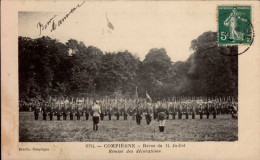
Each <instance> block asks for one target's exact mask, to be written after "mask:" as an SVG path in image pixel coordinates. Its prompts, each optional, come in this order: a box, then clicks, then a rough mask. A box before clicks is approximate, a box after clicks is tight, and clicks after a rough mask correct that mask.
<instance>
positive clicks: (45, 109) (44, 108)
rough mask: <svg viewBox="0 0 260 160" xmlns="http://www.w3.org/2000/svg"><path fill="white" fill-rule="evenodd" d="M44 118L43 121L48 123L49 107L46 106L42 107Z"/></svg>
mask: <svg viewBox="0 0 260 160" xmlns="http://www.w3.org/2000/svg"><path fill="white" fill-rule="evenodd" d="M42 107H43V108H42V117H43V120H44V121H46V120H47V119H46V117H47V107H46V106H45V105H43V106H42Z"/></svg>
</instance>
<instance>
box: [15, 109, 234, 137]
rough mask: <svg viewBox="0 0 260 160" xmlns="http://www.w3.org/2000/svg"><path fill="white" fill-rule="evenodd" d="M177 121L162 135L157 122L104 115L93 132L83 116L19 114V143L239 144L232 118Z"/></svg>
mask: <svg viewBox="0 0 260 160" xmlns="http://www.w3.org/2000/svg"><path fill="white" fill-rule="evenodd" d="M182 118H183V119H181V120H180V119H175V120H173V119H172V117H170V119H169V120H166V125H165V132H159V129H158V122H157V121H156V120H152V121H151V124H150V125H147V124H146V121H145V118H144V117H143V119H142V122H141V125H137V124H136V121H135V120H132V117H131V116H128V119H127V120H123V117H122V116H120V120H116V117H115V116H112V120H111V121H109V120H108V117H107V116H105V117H104V120H103V121H100V122H99V130H98V131H93V122H92V117H91V116H90V118H89V120H87V121H86V119H85V116H81V119H80V120H79V121H77V120H76V117H74V120H73V121H70V120H66V121H63V120H60V121H57V119H56V116H55V117H54V120H53V121H49V119H47V121H43V120H42V115H41V114H40V116H39V120H37V121H35V120H34V115H33V112H20V113H19V134H20V135H19V141H20V142H116V141H129V142H130V141H173V142H174V141H183V142H186V141H187V142H190V141H193V142H197V141H237V140H238V122H237V119H232V118H231V115H217V119H212V115H210V118H209V119H206V116H205V115H204V117H203V119H199V115H196V117H195V119H191V116H190V117H189V119H185V117H184V116H183V117H182Z"/></svg>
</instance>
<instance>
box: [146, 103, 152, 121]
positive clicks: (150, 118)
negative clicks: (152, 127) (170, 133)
mask: <svg viewBox="0 0 260 160" xmlns="http://www.w3.org/2000/svg"><path fill="white" fill-rule="evenodd" d="M151 114H152V105H151V103H150V102H148V103H147V108H146V115H145V119H146V124H147V125H149V124H150V123H151V120H152V117H151Z"/></svg>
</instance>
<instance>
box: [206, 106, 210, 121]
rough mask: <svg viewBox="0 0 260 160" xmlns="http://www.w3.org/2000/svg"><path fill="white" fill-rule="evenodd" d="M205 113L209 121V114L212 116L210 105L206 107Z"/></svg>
mask: <svg viewBox="0 0 260 160" xmlns="http://www.w3.org/2000/svg"><path fill="white" fill-rule="evenodd" d="M205 113H206V115H207V119H209V114H210V112H209V104H206V105H205Z"/></svg>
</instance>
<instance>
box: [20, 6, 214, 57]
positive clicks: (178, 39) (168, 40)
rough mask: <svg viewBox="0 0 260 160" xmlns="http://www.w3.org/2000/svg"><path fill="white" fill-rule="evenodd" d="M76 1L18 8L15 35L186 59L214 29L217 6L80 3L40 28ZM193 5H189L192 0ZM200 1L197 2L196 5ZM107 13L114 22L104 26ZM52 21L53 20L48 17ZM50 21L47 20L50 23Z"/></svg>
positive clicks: (107, 49)
mask: <svg viewBox="0 0 260 160" xmlns="http://www.w3.org/2000/svg"><path fill="white" fill-rule="evenodd" d="M81 3H82V2H81V1H74V2H66V5H65V4H64V5H62V7H61V9H59V10H57V11H56V10H55V12H54V11H53V10H54V9H51V6H50V7H49V8H48V9H45V10H44V9H43V10H41V11H37V12H36V11H21V12H19V14H18V21H19V22H18V28H19V29H18V30H19V32H18V33H19V36H26V37H30V38H39V37H41V36H49V37H51V38H55V39H58V40H59V41H60V42H63V43H65V42H67V41H68V40H69V39H76V40H78V41H82V42H84V44H85V45H87V46H90V45H92V46H95V47H98V48H100V49H101V50H102V51H103V52H114V51H125V50H128V51H129V52H131V53H133V54H134V55H137V56H138V57H140V59H141V60H143V59H144V58H145V55H146V54H147V53H148V52H149V50H150V49H151V48H165V49H166V51H167V54H168V56H169V57H170V58H171V60H172V61H173V62H176V61H185V60H186V59H187V58H188V57H189V56H190V54H191V53H192V51H191V50H190V49H189V48H190V43H191V41H192V40H193V39H196V38H197V37H198V36H200V35H201V34H203V33H204V32H206V31H216V30H217V20H216V6H214V5H213V6H210V5H207V7H212V9H207V10H203V8H204V6H203V5H197V6H196V7H194V5H187V4H186V5H184V4H183V2H182V3H178V2H170V1H165V2H157V1H152V2H149V3H145V2H144V1H141V2H137V1H133V2H114V1H109V2H104V1H98V2H92V1H90V2H87V1H86V2H85V3H83V4H82V5H81V7H78V8H76V10H75V11H74V12H73V13H71V14H69V16H68V18H67V19H66V20H65V21H64V22H63V23H62V24H61V25H60V26H58V27H56V30H54V31H52V32H51V25H48V26H47V28H46V29H44V30H42V31H41V35H40V29H39V23H41V24H44V25H45V24H47V22H48V21H49V20H50V19H51V18H53V17H54V16H55V15H56V16H55V18H54V19H53V21H54V22H55V23H56V24H57V23H58V21H59V20H60V19H62V18H63V17H64V16H65V15H66V14H68V13H69V12H70V10H71V9H72V8H73V7H76V6H77V5H78V4H81ZM193 4H194V3H193ZM198 4H199V3H198ZM106 14H107V16H108V19H109V21H110V22H111V23H112V25H113V26H114V30H111V29H109V28H108V26H107V19H106ZM51 22H52V21H51ZM37 24H38V27H37ZM50 24H52V23H50Z"/></svg>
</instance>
